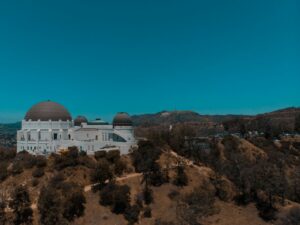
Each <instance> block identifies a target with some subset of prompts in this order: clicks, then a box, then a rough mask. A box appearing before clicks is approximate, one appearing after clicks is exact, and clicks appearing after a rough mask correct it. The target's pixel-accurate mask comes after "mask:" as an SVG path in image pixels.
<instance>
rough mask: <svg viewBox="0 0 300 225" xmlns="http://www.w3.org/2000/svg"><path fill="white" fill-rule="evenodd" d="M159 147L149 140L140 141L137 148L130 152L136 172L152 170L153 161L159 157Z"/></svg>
mask: <svg viewBox="0 0 300 225" xmlns="http://www.w3.org/2000/svg"><path fill="white" fill-rule="evenodd" d="M160 155H161V151H160V149H158V148H157V147H155V145H154V144H153V143H152V142H150V141H140V142H139V148H138V149H137V150H135V151H133V153H132V155H131V156H132V162H133V165H134V167H135V170H136V171H137V172H148V171H151V170H152V166H153V163H154V162H155V161H156V160H158V159H159V157H160Z"/></svg>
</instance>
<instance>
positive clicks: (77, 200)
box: [63, 189, 86, 222]
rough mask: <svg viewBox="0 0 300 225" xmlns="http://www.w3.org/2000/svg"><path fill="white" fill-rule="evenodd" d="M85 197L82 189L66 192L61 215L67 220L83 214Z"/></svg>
mask: <svg viewBox="0 0 300 225" xmlns="http://www.w3.org/2000/svg"><path fill="white" fill-rule="evenodd" d="M85 203H86V199H85V197H84V194H83V190H81V189H80V190H75V191H72V189H71V192H70V193H68V194H67V196H66V199H65V202H64V211H63V216H64V218H66V219H67V220H68V221H69V222H72V221H74V219H75V218H79V217H81V216H83V215H84V210H85V206H84V204H85Z"/></svg>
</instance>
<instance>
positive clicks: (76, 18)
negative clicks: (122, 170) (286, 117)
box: [0, 0, 300, 122]
mask: <svg viewBox="0 0 300 225" xmlns="http://www.w3.org/2000/svg"><path fill="white" fill-rule="evenodd" d="M0 76H1V80H0V81H1V88H0V105H1V107H0V122H12V121H18V120H21V119H22V118H23V116H24V114H25V113H26V111H27V110H28V108H30V106H31V105H33V104H35V103H37V102H40V101H43V100H47V99H51V100H53V101H57V102H59V103H61V104H63V105H65V106H66V107H67V108H68V109H69V111H70V112H71V113H72V115H73V116H76V115H78V114H84V115H87V116H88V117H89V118H90V119H92V118H94V117H102V118H104V119H107V120H110V119H111V118H112V116H113V115H114V114H115V113H116V112H118V111H127V112H129V113H130V114H140V113H152V112H158V111H161V110H174V109H177V110H195V111H197V112H199V113H202V114H227V113H236V114H237V113H243V114H253V113H260V112H265V111H270V110H274V109H278V108H283V107H288V106H300V88H299V86H300V1H299V0H284V1H283V0H184V1H183V0H181V1H179V0H126V1H125V0H109V1H104V0H103V1H102V0H97V1H96V0H94V1H92V0H70V1H69V0H57V1H56V0H49V1H47V0H43V1H40V0H34V1H30V0H28V1H23V0H20V1H15V0H9V1H1V2H0Z"/></svg>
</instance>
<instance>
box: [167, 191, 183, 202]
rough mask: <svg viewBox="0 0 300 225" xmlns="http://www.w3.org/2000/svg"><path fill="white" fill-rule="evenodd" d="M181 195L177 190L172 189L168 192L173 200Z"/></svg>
mask: <svg viewBox="0 0 300 225" xmlns="http://www.w3.org/2000/svg"><path fill="white" fill-rule="evenodd" d="M179 195H180V193H179V192H178V191H176V190H172V191H170V193H169V194H168V197H169V198H170V199H171V200H174V199H175V198H177V197H178V196H179Z"/></svg>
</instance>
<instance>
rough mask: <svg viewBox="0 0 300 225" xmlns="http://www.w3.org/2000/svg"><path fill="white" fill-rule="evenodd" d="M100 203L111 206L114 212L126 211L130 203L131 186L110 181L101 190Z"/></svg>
mask: <svg viewBox="0 0 300 225" xmlns="http://www.w3.org/2000/svg"><path fill="white" fill-rule="evenodd" d="M99 203H100V204H101V205H103V206H110V207H111V211H112V212H113V213H116V214H121V213H124V212H125V210H126V208H127V207H128V206H129V205H130V188H129V186H127V185H117V184H115V183H113V182H110V183H108V184H107V185H105V186H104V187H103V188H102V190H101V191H100V202H99Z"/></svg>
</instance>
